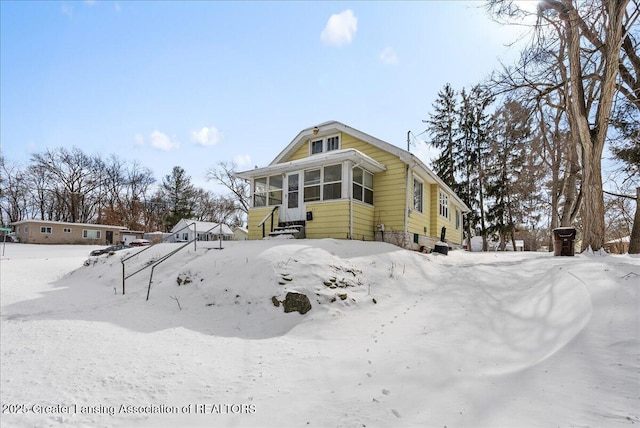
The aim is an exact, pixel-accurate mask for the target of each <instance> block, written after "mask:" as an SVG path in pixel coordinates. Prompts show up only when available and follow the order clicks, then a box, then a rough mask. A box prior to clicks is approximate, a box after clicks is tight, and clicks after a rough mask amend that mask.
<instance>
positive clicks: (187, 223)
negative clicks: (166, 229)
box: [171, 218, 233, 242]
mask: <svg viewBox="0 0 640 428" xmlns="http://www.w3.org/2000/svg"><path fill="white" fill-rule="evenodd" d="M194 228H195V233H196V234H197V235H198V241H218V240H219V239H220V235H221V234H222V240H223V241H230V240H232V239H233V231H232V230H231V228H230V227H229V226H227V225H226V224H222V225H221V224H219V223H212V222H208V221H198V220H189V219H184V218H183V219H182V220H180V221H179V222H178V223H177V224H176V225H175V226H173V228H172V229H171V234H172V235H173V242H188V241H191V240H192V239H193V237H194Z"/></svg>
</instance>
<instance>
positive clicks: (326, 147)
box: [309, 135, 340, 155]
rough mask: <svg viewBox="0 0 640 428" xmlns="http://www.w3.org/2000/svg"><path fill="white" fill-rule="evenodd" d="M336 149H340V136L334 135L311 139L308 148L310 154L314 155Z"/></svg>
mask: <svg viewBox="0 0 640 428" xmlns="http://www.w3.org/2000/svg"><path fill="white" fill-rule="evenodd" d="M338 149H340V136H339V135H334V136H332V137H326V138H323V139H318V140H313V141H311V143H310V149H309V150H310V152H311V154H312V155H315V154H318V153H325V152H330V151H332V150H338Z"/></svg>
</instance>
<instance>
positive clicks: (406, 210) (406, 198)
mask: <svg viewBox="0 0 640 428" xmlns="http://www.w3.org/2000/svg"><path fill="white" fill-rule="evenodd" d="M410 149H411V130H409V131H407V152H409V153H411V150H410ZM406 168H407V181H406V183H405V187H404V215H403V217H404V238H406V237H407V233H408V232H409V164H408V163H407V166H406ZM404 238H403V241H404Z"/></svg>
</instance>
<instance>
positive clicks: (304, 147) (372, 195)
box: [236, 121, 469, 249]
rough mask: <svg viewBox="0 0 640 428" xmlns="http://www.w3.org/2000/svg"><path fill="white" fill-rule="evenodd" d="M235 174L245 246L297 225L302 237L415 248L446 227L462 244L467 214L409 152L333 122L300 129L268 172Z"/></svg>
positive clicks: (452, 241) (429, 242)
mask: <svg viewBox="0 0 640 428" xmlns="http://www.w3.org/2000/svg"><path fill="white" fill-rule="evenodd" d="M236 175H237V176H238V177H240V178H243V179H246V180H248V181H249V182H250V184H251V208H250V210H249V215H248V230H249V239H262V238H263V237H264V236H265V235H268V234H269V233H270V232H271V231H272V229H275V227H276V225H279V226H282V227H286V226H298V227H300V226H303V227H304V235H305V236H306V237H307V238H338V239H358V240H368V241H371V240H384V241H387V242H391V243H394V244H396V245H399V246H402V247H405V248H414V249H417V248H419V247H420V246H422V245H425V246H428V247H433V245H434V244H435V243H436V242H437V241H438V240H439V239H440V236H441V233H442V228H446V241H447V243H448V244H449V245H451V246H459V245H461V243H462V216H463V215H464V214H465V213H466V212H468V211H469V209H468V208H467V206H466V205H465V204H464V203H463V202H462V200H460V198H459V197H458V196H457V195H456V194H455V193H454V192H453V191H452V190H451V189H450V188H449V187H448V186H447V185H446V184H445V183H444V182H443V181H442V180H441V179H440V178H439V177H437V176H436V175H435V173H433V172H432V171H431V170H430V169H429V168H427V166H426V165H425V164H424V163H422V161H420V159H418V158H417V157H416V156H415V155H413V154H411V153H410V152H408V151H406V150H403V149H400V148H398V147H396V146H394V145H391V144H389V143H387V142H384V141H382V140H379V139H377V138H375V137H372V136H371V135H368V134H365V133H364V132H362V131H359V130H357V129H354V128H351V127H349V126H347V125H345V124H343V123H340V122H336V121H331V122H325V123H322V124H320V125H318V126H315V127H311V128H307V129H304V130H302V131H301V132H300V133H299V134H298V135H297V136H296V137H295V138H294V139H293V141H291V143H289V145H288V146H287V147H285V148H284V150H283V151H282V152H280V154H279V155H278V156H276V158H275V159H274V160H273V162H271V164H269V166H266V167H264V168H256V169H253V170H249V171H243V172H240V173H238V174H236ZM272 220H273V228H272V226H271V225H272ZM263 227H264V228H263ZM263 230H264V233H263Z"/></svg>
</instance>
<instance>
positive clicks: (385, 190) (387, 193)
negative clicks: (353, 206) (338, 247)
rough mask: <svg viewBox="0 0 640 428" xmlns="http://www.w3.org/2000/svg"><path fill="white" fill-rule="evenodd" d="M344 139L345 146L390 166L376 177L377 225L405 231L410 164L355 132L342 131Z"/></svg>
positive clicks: (375, 216) (374, 203)
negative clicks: (360, 138) (407, 167)
mask: <svg viewBox="0 0 640 428" xmlns="http://www.w3.org/2000/svg"><path fill="white" fill-rule="evenodd" d="M341 138H342V148H343V149H356V150H358V151H360V152H362V153H364V154H365V155H367V156H369V157H371V158H373V159H375V160H377V161H378V162H380V163H382V164H384V165H385V166H386V167H387V170H386V171H383V172H379V173H377V174H375V175H374V177H373V205H374V207H375V212H374V222H375V224H376V225H378V224H380V223H384V225H385V228H386V230H388V231H396V232H403V231H404V209H405V206H406V199H405V194H406V192H407V188H406V185H405V184H406V179H407V176H406V174H407V170H406V165H405V164H404V163H403V162H402V161H401V160H400V159H398V157H397V156H395V155H393V154H391V153H388V152H385V151H384V150H381V149H379V148H377V147H374V146H372V145H370V144H369V143H366V142H364V141H362V140H358V139H357V138H355V137H352V136H351V135H347V134H342V137H341ZM354 234H355V231H354Z"/></svg>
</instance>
